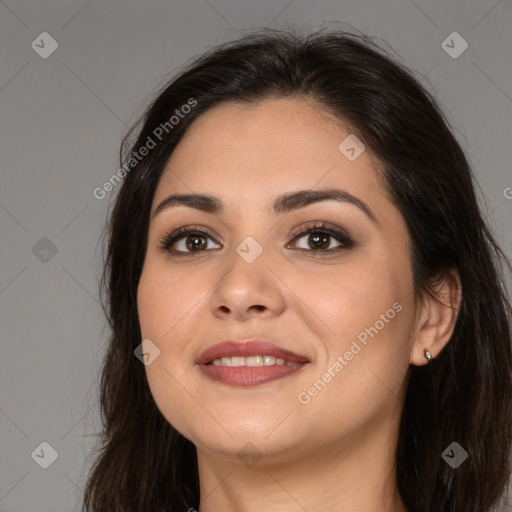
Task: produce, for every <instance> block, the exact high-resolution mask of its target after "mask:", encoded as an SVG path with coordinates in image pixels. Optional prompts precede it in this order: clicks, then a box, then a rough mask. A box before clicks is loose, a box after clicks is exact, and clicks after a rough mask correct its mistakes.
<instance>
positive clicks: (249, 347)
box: [196, 340, 309, 364]
mask: <svg viewBox="0 0 512 512" xmlns="http://www.w3.org/2000/svg"><path fill="white" fill-rule="evenodd" d="M258 355H259V356H274V357H276V358H281V359H285V360H286V361H289V362H292V363H307V362H309V360H308V359H307V358H306V357H304V356H301V355H298V354H295V353H294V352H291V351H290V350H286V349H284V348H281V347H278V346H277V345H275V344H274V343H270V342H268V341H262V340H251V341H223V342H221V343H217V344H215V345H212V346H211V347H209V348H207V349H206V350H205V351H204V352H203V353H202V354H201V356H200V357H199V359H198V360H197V361H196V364H208V363H211V362H212V361H213V360H214V359H219V358H221V357H231V356H235V357H236V356H238V357H250V356H258Z"/></svg>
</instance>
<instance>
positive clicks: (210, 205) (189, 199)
mask: <svg viewBox="0 0 512 512" xmlns="http://www.w3.org/2000/svg"><path fill="white" fill-rule="evenodd" d="M327 200H334V201H338V202H342V203H348V204H351V205H353V206H357V208H359V209H360V210H361V211H363V212H364V213H365V214H366V216H367V217H369V218H370V219H371V220H372V221H373V222H375V223H378V221H377V218H376V217H375V214H374V213H373V211H372V210H371V208H370V207H369V206H368V205H367V204H366V203H365V202H363V201H362V200H361V199H359V198H357V197H355V196H353V195H352V194H349V193H348V192H346V191H345V190H340V189H337V188H325V189H321V190H297V191H295V192H288V193H286V194H282V195H280V196H278V197H277V198H276V199H275V201H274V203H273V210H274V213H275V214H282V213H288V212H290V211H293V210H298V209H300V208H304V207H306V206H309V205H310V204H314V203H319V202H321V201H327ZM178 205H181V206H188V207H189V208H195V209H196V210H200V211H202V212H206V213H212V214H215V215H216V214H222V212H223V205H222V202H221V201H220V200H219V199H217V198H216V197H214V196H210V195H207V194H171V195H170V196H168V197H166V198H165V199H164V200H163V201H162V202H161V203H160V204H159V205H158V206H157V207H156V209H155V211H154V213H153V218H154V217H155V216H156V215H157V214H158V213H160V212H161V211H162V210H164V209H166V208H170V207H172V206H178Z"/></svg>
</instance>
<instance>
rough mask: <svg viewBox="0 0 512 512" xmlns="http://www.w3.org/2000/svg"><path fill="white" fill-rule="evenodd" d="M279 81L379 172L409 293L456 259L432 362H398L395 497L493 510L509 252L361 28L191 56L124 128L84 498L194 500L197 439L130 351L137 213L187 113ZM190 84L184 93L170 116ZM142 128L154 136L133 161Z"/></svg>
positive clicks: (468, 176) (455, 155)
mask: <svg viewBox="0 0 512 512" xmlns="http://www.w3.org/2000/svg"><path fill="white" fill-rule="evenodd" d="M290 96H295V97H309V98H313V99H315V100H316V101H317V102H318V103H319V104H321V105H323V106H324V107H325V108H326V109H327V110H329V111H330V112H332V113H334V114H335V115H336V116H338V117H339V118H340V119H341V120H343V121H344V122H345V123H348V125H349V126H350V127H351V130H352V131H353V133H355V134H356V135H357V136H358V137H359V138H360V139H361V140H362V141H363V142H364V144H365V145H366V146H367V147H368V148H369V149H370V150H371V151H372V152H373V154H375V155H376V156H377V157H378V159H379V160H380V161H381V162H382V163H383V165H384V169H385V172H384V176H383V178H384V182H385V185H386V187H387V189H388V190H389V193H390V195H391V197H392V198H393V201H394V203H395V204H396V206H397V207H398V208H399V209H400V211H401V213H402V215H403V217H404V219H405V221H406V223H407V227H408V231H409V236H410V243H411V253H412V263H413V273H414V284H415V291H416V293H417V294H418V296H421V295H422V294H424V293H434V291H433V290H432V286H431V285H432V278H433V276H435V275H436V274H438V272H439V271H440V270H442V269H446V268H456V269H457V270H458V272H459V274H460V278H461V283H462V303H461V307H460V310H459V315H458V319H457V323H456V326H455V331H454V333H453V336H452V338H451V340H450V342H449V343H448V345H447V346H446V348H445V349H444V350H443V351H442V352H441V353H440V354H439V356H438V357H436V359H435V360H434V361H433V362H432V363H431V364H429V365H426V366H422V367H416V366H411V367H410V370H409V371H410V380H409V384H408V390H407V397H406V401H405V404H404V409H403V414H402V419H401V425H400V433H399V439H398V447H397V453H396V472H397V474H396V477H397V482H398V488H399V491H400V494H401V497H402V499H403V501H404V503H405V505H406V506H407V508H408V509H409V510H410V511H411V512H440V511H443V512H490V511H491V510H493V507H495V506H497V505H499V504H500V503H503V502H504V499H505V498H506V496H507V494H506V492H505V491H506V488H507V482H508V479H509V476H510V471H511V467H510V455H511V443H512V428H511V426H512V344H511V338H512V333H511V325H510V316H511V307H510V303H509V300H508V298H507V294H506V288H505V284H504V283H505V276H504V270H507V271H509V270H510V264H509V263H508V261H507V259H506V257H505V255H504V254H503V252H502V251H501V249H500V248H499V246H498V244H497V243H496V241H495V240H494V238H493V235H492V234H491V232H490V231H489V229H488V227H487V225H486V222H485V220H484V218H483V215H482V213H481V210H480V207H479V204H478V201H477V198H476V194H475V185H474V178H473V176H472V173H471V169H470V166H469V164H468V161H467V159H466V157H465V154H464V152H463V150H462V148H461V147H460V145H459V143H458V142H457V140H456V139H455V137H454V135H453V133H452V131H451V129H450V128H449V124H448V122H447V121H446V119H445V117H444V115H443V113H442V111H441V109H440V108H439V106H438V105H437V103H436V101H435V100H434V99H433V98H432V96H431V95H430V94H429V93H428V92H427V91H426V90H425V89H424V87H423V86H422V85H421V84H420V83H419V82H418V81H417V80H416V79H415V78H414V77H413V76H412V74H411V73H410V72H409V71H408V70H407V69H406V68H405V67H404V66H403V65H402V64H400V63H399V62H398V61H397V59H395V58H393V57H392V56H390V55H389V54H388V53H387V52H386V51H384V50H382V49H381V48H379V47H378V46H377V45H376V44H375V43H374V42H373V41H372V40H371V39H370V38H368V37H365V36H361V35H353V34H347V33H342V32H336V31H334V32H333V31H325V32H318V33H315V34H310V35H297V34H292V33H289V32H281V31H272V30H265V31H263V32H262V33H256V34H252V35H250V36H245V37H244V38H242V39H240V40H238V41H234V42H231V43H227V44H224V45H222V46H220V47H216V48H213V49H212V50H210V51H208V52H207V53H205V54H203V55H201V56H200V57H199V58H197V59H196V60H194V62H192V63H191V64H190V65H189V66H188V67H187V68H186V69H184V70H183V71H182V72H181V73H180V74H179V75H178V76H177V77H175V78H174V79H172V80H171V81H170V82H169V83H168V84H167V85H166V86H165V87H164V88H163V89H162V90H161V91H159V92H158V94H157V95H156V96H155V98H154V99H153V100H152V101H151V104H150V105H149V107H148V108H147V110H146V111H145V112H144V114H143V115H142V116H141V118H140V119H139V122H138V123H136V125H135V126H134V128H133V129H132V131H131V132H130V133H129V134H128V135H127V136H126V138H125V139H124V141H123V144H122V147H121V165H122V168H124V170H125V172H124V174H123V180H122V181H123V182H122V184H119V185H118V188H119V192H118V194H117V196H116V198H115V203H114V204H113V208H112V209H111V211H110V215H109V221H108V225H107V227H106V230H105V246H106V254H105V260H104V274H103V276H102V282H101V289H100V291H101V295H102V297H103V300H104V308H105V313H106V316H107V318H108V320H109V324H110V328H111V330H112V334H111V337H110V340H109V345H108V350H107V352H106V356H105V359H104V363H103V365H102V369H101V382H100V388H101V401H100V402H101V418H102V422H103V431H102V432H101V433H100V438H99V443H98V447H97V450H96V451H95V453H94V455H95V461H94V464H93V466H92V468H91V471H90V474H89V476H88V481H87V486H86V489H85V496H84V502H83V506H84V510H87V511H91V512H117V511H119V512H120V511H124V512H128V511H133V512H135V511H136V512H145V511H147V512H171V511H172V512H174V511H180V512H181V511H186V510H188V509H189V508H195V509H197V508H198V507H199V501H200V496H199V481H198V470H197V459H196V451H195V447H194V445H193V444H192V443H191V442H190V441H189V440H188V439H186V438H185V437H184V436H182V435H181V434H180V433H179V432H177V431H176V430H175V429H174V428H173V427H172V425H170V424H169V423H168V422H167V420H166V419H165V418H164V417H163V416H162V414H161V413H160V411H159V410H158V408H157V406H156V404H155V402H154V400H153V398H152V395H151V392H150V390H149V387H148V383H147V380H146V376H145V369H144V366H143V365H142V364H141V363H140V361H139V360H138V359H137V358H136V357H135V356H134V349H135V347H137V346H138V345H139V344H140V343H141V337H140V326H139V322H138V314H137V301H136V296H137V286H138V282H139V278H140V275H141V270H142V264H143V261H144V255H145V250H146V244H147V235H148V226H149V212H150V208H151V204H152V200H153V196H154V192H155V189H156V186H157V184H158V181H159V179H160V176H161V175H162V172H163V170H164V168H165V165H166V163H167V161H168V160H169V157H170V155H171V154H172V152H173V151H174V149H175V147H176V145H177V144H178V143H179V141H180V140H181V138H182V137H183V135H184V133H185V132H186V131H187V129H188V127H190V125H191V124H192V123H193V122H194V120H195V119H197V118H198V116H200V115H201V114H202V113H203V112H205V111H207V110H208V109H210V108H212V107H213V106H214V105H217V104H219V103H221V102H224V101H239V102H244V103H251V102H255V101H258V100H261V99H264V98H268V97H290ZM191 99H192V100H193V101H195V102H196V103H195V104H194V107H193V108H190V109H188V110H187V113H186V114H184V115H183V116H180V119H179V122H177V123H175V124H173V123H172V122H169V120H170V119H171V116H173V114H174V113H175V112H176V110H180V109H181V108H182V106H183V105H186V104H189V105H191V104H192V102H191V101H190V100H191ZM185 110H186V109H185ZM185 110H180V111H181V112H184V111H185ZM165 123H167V125H165ZM162 126H164V127H165V128H166V129H165V132H164V131H163V128H162ZM157 127H160V128H161V129H160V131H156V132H155V130H156V129H157ZM160 132H162V133H161V134H160ZM156 133H159V134H160V135H161V136H160V137H156V135H155V134H156ZM149 138H151V139H152V140H153V141H154V142H155V143H156V145H155V147H154V148H152V149H151V150H150V151H149V152H147V154H146V156H144V157H143V158H140V159H138V158H137V159H136V160H130V158H132V159H133V158H134V156H133V155H134V154H139V153H143V152H141V151H140V150H141V148H142V147H143V146H147V145H148V142H149ZM157 139H158V140H157ZM454 441H455V442H457V443H458V444H459V445H460V446H461V447H463V448H464V449H465V450H466V452H467V453H468V455H469V456H468V459H467V460H466V461H465V462H464V463H463V464H462V465H460V466H459V467H458V468H457V469H453V468H452V467H450V466H449V465H448V464H447V463H446V462H445V461H444V460H443V458H442V453H443V451H444V450H445V449H446V448H447V447H448V446H449V445H450V444H451V443H452V442H454ZM500 500H501V501H500Z"/></svg>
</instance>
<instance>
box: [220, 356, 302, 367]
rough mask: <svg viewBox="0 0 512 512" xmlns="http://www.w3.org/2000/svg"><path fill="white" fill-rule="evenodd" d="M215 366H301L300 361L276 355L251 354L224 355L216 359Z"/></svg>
mask: <svg viewBox="0 0 512 512" xmlns="http://www.w3.org/2000/svg"><path fill="white" fill-rule="evenodd" d="M211 364H212V365H213V366H273V365H277V366H299V363H292V362H290V361H286V360H285V359H281V358H280V357H274V356H265V355H262V356H250V357H240V356H233V357H222V358H220V357H219V358H217V359H214V360H213V361H212V362H211Z"/></svg>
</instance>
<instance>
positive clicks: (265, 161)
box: [155, 98, 383, 202]
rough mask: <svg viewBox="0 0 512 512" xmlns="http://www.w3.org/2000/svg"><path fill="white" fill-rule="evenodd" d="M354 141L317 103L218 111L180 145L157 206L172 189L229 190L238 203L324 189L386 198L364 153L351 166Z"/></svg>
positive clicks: (376, 167)
mask: <svg viewBox="0 0 512 512" xmlns="http://www.w3.org/2000/svg"><path fill="white" fill-rule="evenodd" d="M349 135H351V131H350V128H348V126H346V125H345V123H343V122H342V121H340V120H339V119H337V118H336V117H334V116H333V115H332V114H330V113H328V112H327V111H326V110H325V109H324V108H322V107H321V106H320V105H318V104H317V103H315V102H314V101H312V100H307V99H297V98H293V99H292V98H286V99H277V98H276V99H267V100H264V101H260V102H258V103H254V104H241V103H235V102H229V103H223V104H220V105H217V106H215V107H213V108H212V109H210V110H208V111H207V112H205V113H204V114H202V115H201V116H200V117H199V118H198V119H197V120H196V121H195V122H194V123H193V124H192V126H191V127H190V129H189V131H188V132H187V134H186V135H185V136H184V137H183V139H182V140H181V142H180V143H179V144H178V145H177V147H176V149H175V151H174V152H173V154H172V156H171V158H170V159H169V162H168V164H167V167H166V169H165V171H164V173H163V175H162V178H161V180H160V183H159V185H158V188H157V191H156V193H155V202H158V201H159V200H161V199H162V198H163V197H165V195H166V194H167V193H169V192H170V191H177V192H183V193H192V192H198V193H199V192H208V193H210V194H214V195H218V196H219V197H223V196H224V197H225V196H226V194H227V193H229V192H230V191H231V192H236V194H235V195H234V196H233V197H235V198H238V199H239V200H241V199H244V198H245V199H248V198H249V197H254V196H255V195H257V196H259V197H261V196H267V195H273V196H277V195H278V194H279V193H282V192H283V191H285V190H291V189H294V188H310V189H311V188H318V187H324V186H336V187H343V188H344V189H345V190H347V191H348V192H350V193H353V194H355V195H357V194H362V193H365V194H372V193H373V194H379V195H382V194H383V189H382V186H381V184H380V182H379V180H378V173H379V172H380V168H381V164H380V163H379V161H378V160H377V159H376V158H375V157H374V156H373V155H372V154H370V152H369V151H368V150H366V149H365V150H364V151H363V152H362V153H361V154H360V155H359V156H358V157H357V158H356V159H355V160H353V161H350V160H349V159H348V158H347V157H346V156H345V154H344V153H343V152H342V151H340V149H339V145H340V143H342V142H343V141H344V140H345V139H346V138H347V137H348V136H349ZM352 137H353V135H352Z"/></svg>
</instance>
